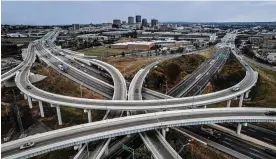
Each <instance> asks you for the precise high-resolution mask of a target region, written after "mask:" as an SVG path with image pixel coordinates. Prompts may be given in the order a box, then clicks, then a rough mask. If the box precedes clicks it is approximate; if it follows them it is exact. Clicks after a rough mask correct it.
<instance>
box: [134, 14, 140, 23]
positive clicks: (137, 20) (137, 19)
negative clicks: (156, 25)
mask: <svg viewBox="0 0 276 159" xmlns="http://www.w3.org/2000/svg"><path fill="white" fill-rule="evenodd" d="M135 20H136V23H141V15H136V19H135Z"/></svg>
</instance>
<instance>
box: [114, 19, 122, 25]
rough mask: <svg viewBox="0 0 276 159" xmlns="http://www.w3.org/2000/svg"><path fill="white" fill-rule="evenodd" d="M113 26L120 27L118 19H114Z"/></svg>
mask: <svg viewBox="0 0 276 159" xmlns="http://www.w3.org/2000/svg"><path fill="white" fill-rule="evenodd" d="M113 24H115V25H118V26H120V25H121V20H120V19H114V20H113Z"/></svg>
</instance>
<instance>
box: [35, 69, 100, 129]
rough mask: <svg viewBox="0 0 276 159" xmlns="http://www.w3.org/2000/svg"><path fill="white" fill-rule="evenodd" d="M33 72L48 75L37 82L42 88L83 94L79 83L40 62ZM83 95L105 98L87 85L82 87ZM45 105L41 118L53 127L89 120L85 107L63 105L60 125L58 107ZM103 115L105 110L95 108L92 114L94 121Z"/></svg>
mask: <svg viewBox="0 0 276 159" xmlns="http://www.w3.org/2000/svg"><path fill="white" fill-rule="evenodd" d="M32 72H34V73H38V74H42V75H45V76H47V78H46V79H44V80H43V81H40V82H38V83H36V84H35V86H37V87H38V88H40V89H43V90H45V91H48V92H52V93H56V94H61V95H66V96H74V97H80V96H81V90H80V86H79V85H78V84H77V83H75V82H73V81H72V80H70V79H68V78H66V77H64V76H62V75H60V74H59V73H58V72H56V71H55V70H53V69H52V68H47V67H43V66H42V65H40V64H38V65H36V66H35V67H33V71H32ZM82 97H83V98H91V99H103V96H101V95H99V94H97V93H95V92H92V91H90V90H88V89H87V88H85V87H82ZM43 105H45V106H44V113H45V117H44V118H40V119H39V120H40V121H41V122H43V123H44V124H45V125H46V126H48V127H50V128H51V129H57V128H62V127H68V126H72V125H78V124H83V123H87V121H88V119H87V114H86V113H84V111H83V109H77V108H72V107H65V106H63V107H61V116H62V122H63V125H61V126H59V125H58V123H57V115H56V109H55V108H54V107H50V106H49V104H48V103H43ZM46 105H47V106H46ZM34 108H35V109H38V104H37V102H34ZM103 115H104V111H99V110H93V113H92V116H93V120H94V121H95V120H101V118H102V116H103Z"/></svg>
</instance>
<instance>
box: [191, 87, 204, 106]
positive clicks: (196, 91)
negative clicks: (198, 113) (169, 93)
mask: <svg viewBox="0 0 276 159" xmlns="http://www.w3.org/2000/svg"><path fill="white" fill-rule="evenodd" d="M196 87H197V88H198V87H199V90H197V91H196V92H195V93H194V94H193V106H194V102H195V95H196V94H197V93H198V91H200V90H201V88H202V87H201V86H196Z"/></svg>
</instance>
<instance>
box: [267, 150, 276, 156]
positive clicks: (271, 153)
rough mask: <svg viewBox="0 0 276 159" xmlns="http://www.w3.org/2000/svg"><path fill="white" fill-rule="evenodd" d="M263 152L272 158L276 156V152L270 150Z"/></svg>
mask: <svg viewBox="0 0 276 159" xmlns="http://www.w3.org/2000/svg"><path fill="white" fill-rule="evenodd" d="M265 152H267V153H268V154H270V155H272V156H276V151H274V150H271V149H265Z"/></svg>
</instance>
